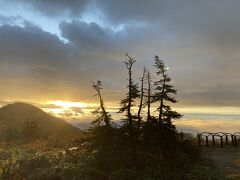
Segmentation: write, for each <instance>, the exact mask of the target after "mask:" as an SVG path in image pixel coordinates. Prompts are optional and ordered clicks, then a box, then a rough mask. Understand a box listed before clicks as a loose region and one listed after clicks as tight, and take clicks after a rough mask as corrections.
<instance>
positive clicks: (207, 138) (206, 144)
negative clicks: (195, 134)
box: [206, 136, 208, 148]
mask: <svg viewBox="0 0 240 180" xmlns="http://www.w3.org/2000/svg"><path fill="white" fill-rule="evenodd" d="M206 146H207V148H208V136H206Z"/></svg>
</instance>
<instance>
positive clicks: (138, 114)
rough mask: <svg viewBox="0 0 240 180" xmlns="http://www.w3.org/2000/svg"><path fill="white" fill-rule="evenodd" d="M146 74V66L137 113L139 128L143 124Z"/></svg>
mask: <svg viewBox="0 0 240 180" xmlns="http://www.w3.org/2000/svg"><path fill="white" fill-rule="evenodd" d="M145 76H146V68H143V74H142V77H141V89H140V94H139V96H140V103H139V108H138V113H137V116H138V125H137V128H138V129H139V128H140V125H141V120H142V117H141V112H142V108H143V105H144V104H143V100H144V99H143V98H144V96H145V92H144V81H145Z"/></svg>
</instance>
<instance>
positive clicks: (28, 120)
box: [0, 103, 83, 144]
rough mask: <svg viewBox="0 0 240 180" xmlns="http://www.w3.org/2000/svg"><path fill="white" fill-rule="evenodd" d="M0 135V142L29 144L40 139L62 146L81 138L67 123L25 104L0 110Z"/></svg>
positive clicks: (13, 105) (17, 104)
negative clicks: (61, 144)
mask: <svg viewBox="0 0 240 180" xmlns="http://www.w3.org/2000/svg"><path fill="white" fill-rule="evenodd" d="M0 134H1V140H2V141H15V142H16V141H18V142H20V141H21V142H22V141H23V142H26V141H28V142H29V141H32V140H36V139H42V140H47V141H51V142H58V143H59V142H61V143H64V144H65V143H70V142H72V141H75V140H76V139H80V138H81V137H82V136H83V132H82V131H81V130H80V129H78V128H76V127H74V126H72V125H71V124H69V123H68V122H66V121H64V120H62V119H60V118H56V117H54V116H52V115H50V114H48V113H46V112H44V111H42V110H41V109H39V108H37V107H35V106H33V105H30V104H26V103H14V104H9V105H6V106H4V107H2V108H0Z"/></svg>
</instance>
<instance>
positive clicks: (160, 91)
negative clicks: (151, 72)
mask: <svg viewBox="0 0 240 180" xmlns="http://www.w3.org/2000/svg"><path fill="white" fill-rule="evenodd" d="M154 67H155V68H156V69H157V71H156V74H157V75H158V77H159V80H158V81H155V82H154V85H155V86H156V88H155V90H156V92H155V94H154V101H155V102H158V103H159V106H158V112H159V115H158V123H159V125H161V124H163V123H165V124H167V125H168V127H169V128H172V127H173V126H172V119H179V118H181V116H182V115H181V114H179V113H178V112H176V111H173V110H172V109H171V106H170V105H169V103H176V102H177V100H176V99H175V97H173V96H172V95H175V94H176V93H177V90H176V89H174V87H173V86H172V85H170V82H171V78H170V77H169V76H168V75H167V68H166V66H165V64H164V62H163V60H161V59H160V58H159V57H158V56H155V62H154Z"/></svg>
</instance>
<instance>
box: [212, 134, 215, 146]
mask: <svg viewBox="0 0 240 180" xmlns="http://www.w3.org/2000/svg"><path fill="white" fill-rule="evenodd" d="M212 144H213V146H215V138H214V135H212Z"/></svg>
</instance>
